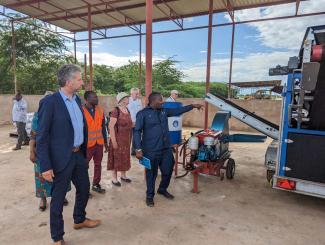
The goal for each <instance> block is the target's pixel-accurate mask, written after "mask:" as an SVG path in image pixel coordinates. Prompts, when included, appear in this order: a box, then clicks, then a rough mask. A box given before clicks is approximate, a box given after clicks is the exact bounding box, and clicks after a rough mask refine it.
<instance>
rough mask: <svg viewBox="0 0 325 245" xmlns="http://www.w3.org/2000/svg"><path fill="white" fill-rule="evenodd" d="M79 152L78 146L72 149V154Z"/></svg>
mask: <svg viewBox="0 0 325 245" xmlns="http://www.w3.org/2000/svg"><path fill="white" fill-rule="evenodd" d="M79 151H80V146H78V147H73V148H72V152H79Z"/></svg>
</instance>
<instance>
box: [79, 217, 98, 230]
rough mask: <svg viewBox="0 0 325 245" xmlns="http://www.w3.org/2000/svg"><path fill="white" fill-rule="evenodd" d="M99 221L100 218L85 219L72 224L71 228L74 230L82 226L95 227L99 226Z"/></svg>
mask: <svg viewBox="0 0 325 245" xmlns="http://www.w3.org/2000/svg"><path fill="white" fill-rule="evenodd" d="M100 223H101V221H100V220H91V219H85V221H84V222H82V223H80V224H74V225H73V228H74V229H75V230H79V229H82V228H95V227H97V226H99V225H100Z"/></svg>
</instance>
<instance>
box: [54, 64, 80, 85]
mask: <svg viewBox="0 0 325 245" xmlns="http://www.w3.org/2000/svg"><path fill="white" fill-rule="evenodd" d="M76 72H81V68H80V67H79V66H77V65H74V64H65V65H62V66H61V67H60V69H59V71H58V75H57V78H58V83H59V85H60V87H64V86H65V85H66V82H67V81H69V80H71V79H72V77H73V75H74V74H75V73H76Z"/></svg>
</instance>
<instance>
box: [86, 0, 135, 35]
mask: <svg viewBox="0 0 325 245" xmlns="http://www.w3.org/2000/svg"><path fill="white" fill-rule="evenodd" d="M82 1H83V2H84V3H88V2H87V1H85V0H82ZM101 2H103V1H102V0H101ZM104 3H105V2H104ZM88 4H89V3H88ZM107 6H109V7H110V8H111V9H113V7H112V6H111V5H109V4H108V3H106V8H107ZM94 8H95V9H97V10H98V11H100V12H101V13H102V14H105V15H106V16H108V17H110V18H112V19H114V20H116V21H117V22H119V23H121V24H122V25H125V26H127V27H129V28H131V29H132V30H133V31H136V32H139V29H138V28H137V27H132V26H131V25H128V24H127V23H126V20H125V22H123V21H121V20H119V19H118V18H116V17H114V16H113V15H110V14H108V13H106V12H105V11H104V10H102V9H99V8H98V7H96V6H95V7H94Z"/></svg>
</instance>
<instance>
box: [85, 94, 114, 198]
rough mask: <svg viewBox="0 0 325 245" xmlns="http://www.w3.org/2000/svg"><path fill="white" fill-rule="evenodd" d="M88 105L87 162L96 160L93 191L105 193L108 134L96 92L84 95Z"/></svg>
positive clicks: (86, 105)
mask: <svg viewBox="0 0 325 245" xmlns="http://www.w3.org/2000/svg"><path fill="white" fill-rule="evenodd" d="M84 98H85V101H86V104H85V105H84V106H83V111H84V115H85V118H86V122H87V129H88V143H87V162H88V166H89V162H90V160H91V159H92V158H93V159H94V178H93V186H92V190H93V191H96V192H98V193H101V194H103V193H105V189H103V188H102V187H101V185H100V180H101V175H102V160H103V148H104V147H105V152H107V151H108V144H107V132H106V125H105V115H104V110H103V109H102V108H101V107H100V106H98V96H97V94H96V92H94V91H86V92H85V94H84Z"/></svg>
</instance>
